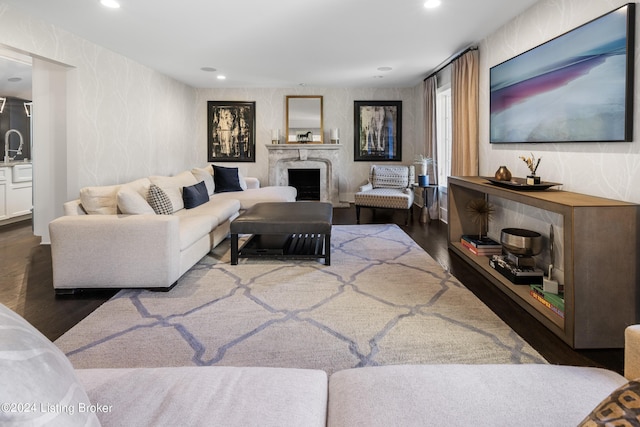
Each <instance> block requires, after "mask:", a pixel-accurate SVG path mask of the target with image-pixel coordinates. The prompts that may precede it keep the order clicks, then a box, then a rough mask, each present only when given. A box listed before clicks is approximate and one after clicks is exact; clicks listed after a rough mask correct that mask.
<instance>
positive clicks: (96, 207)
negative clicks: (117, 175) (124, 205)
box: [80, 185, 120, 215]
mask: <svg viewBox="0 0 640 427" xmlns="http://www.w3.org/2000/svg"><path fill="white" fill-rule="evenodd" d="M119 188H120V186H119V185H105V186H100V187H84V188H82V189H80V202H81V203H82V207H83V208H84V210H85V212H87V213H88V214H89V215H115V214H117V213H118V201H117V197H116V196H117V194H118V189H119Z"/></svg>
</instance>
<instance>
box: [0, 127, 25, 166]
mask: <svg viewBox="0 0 640 427" xmlns="http://www.w3.org/2000/svg"><path fill="white" fill-rule="evenodd" d="M14 132H15V133H17V134H18V137H19V138H20V145H19V146H18V149H17V150H11V149H10V148H9V135H11V134H12V133H14ZM23 145H24V138H23V137H22V134H21V133H20V131H19V130H18V129H9V130H8V131H7V132H6V133H5V134H4V161H5V162H9V161H11V160H13V159H15V158H16V156H19V155H20V154H22V146H23ZM11 151H13V152H15V153H16V154H15V156H13V157H9V153H10V152H11Z"/></svg>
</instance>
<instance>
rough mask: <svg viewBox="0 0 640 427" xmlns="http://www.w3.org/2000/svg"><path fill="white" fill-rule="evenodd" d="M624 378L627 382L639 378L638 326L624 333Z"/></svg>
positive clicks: (639, 342) (639, 326)
mask: <svg viewBox="0 0 640 427" xmlns="http://www.w3.org/2000/svg"><path fill="white" fill-rule="evenodd" d="M624 376H625V377H626V378H627V379H628V380H635V379H638V378H640V325H631V326H628V327H627V328H626V329H625V331H624Z"/></svg>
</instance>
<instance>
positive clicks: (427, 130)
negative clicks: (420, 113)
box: [423, 75, 439, 218]
mask: <svg viewBox="0 0 640 427" xmlns="http://www.w3.org/2000/svg"><path fill="white" fill-rule="evenodd" d="M437 89H438V78H437V76H436V75H433V76H431V77H429V78H428V79H426V80H425V81H424V85H423V97H424V134H425V138H424V139H425V141H424V142H425V147H424V149H425V151H424V152H425V154H426V155H427V156H429V157H431V158H432V159H433V162H432V163H431V165H429V167H428V169H427V173H428V174H429V180H430V182H429V183H430V184H437V183H438V169H437V168H438V165H437V163H436V159H437V158H438V144H437V138H438V132H437V127H436V123H437V120H436V93H437ZM427 191H429V190H427ZM431 197H432V199H431V205H430V206H429V216H430V217H431V218H437V217H438V211H439V207H438V200H433V199H435V197H433V194H432V195H431Z"/></svg>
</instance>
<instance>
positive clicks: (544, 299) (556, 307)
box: [529, 285, 564, 319]
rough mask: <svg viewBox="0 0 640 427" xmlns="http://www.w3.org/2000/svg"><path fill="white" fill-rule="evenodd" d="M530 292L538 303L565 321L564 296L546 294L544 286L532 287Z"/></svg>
mask: <svg viewBox="0 0 640 427" xmlns="http://www.w3.org/2000/svg"><path fill="white" fill-rule="evenodd" d="M530 288H531V289H530V290H529V294H531V296H532V297H533V298H535V299H536V301H538V302H540V303H541V304H542V305H544V306H545V307H547V308H548V309H549V310H551V311H553V312H554V313H555V314H557V315H558V316H560V317H561V318H563V319H564V295H563V294H559V295H556V294H552V293H551V292H545V291H543V290H542V286H540V285H531V286H530Z"/></svg>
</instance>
